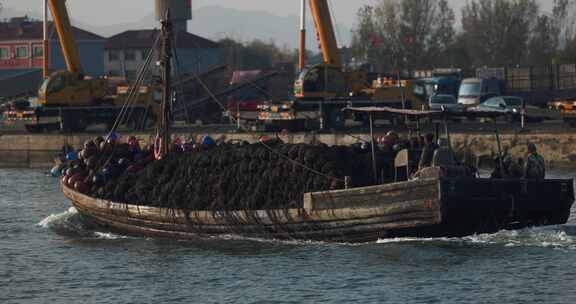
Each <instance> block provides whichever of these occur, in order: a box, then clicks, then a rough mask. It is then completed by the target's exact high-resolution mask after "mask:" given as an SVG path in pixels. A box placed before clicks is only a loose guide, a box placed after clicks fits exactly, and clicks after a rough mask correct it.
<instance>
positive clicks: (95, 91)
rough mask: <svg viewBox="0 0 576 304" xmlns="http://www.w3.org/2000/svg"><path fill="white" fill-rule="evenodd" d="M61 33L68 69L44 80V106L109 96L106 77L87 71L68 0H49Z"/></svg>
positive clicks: (94, 101) (90, 102)
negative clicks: (67, 3)
mask: <svg viewBox="0 0 576 304" xmlns="http://www.w3.org/2000/svg"><path fill="white" fill-rule="evenodd" d="M47 1H48V5H49V7H50V11H51V12H52V16H53V20H54V26H55V28H56V32H57V33H58V38H59V43H60V48H61V49H62V54H63V55H64V60H65V62H66V70H61V71H56V72H54V73H52V74H51V75H50V76H48V78H46V79H45V80H44V82H43V83H42V86H41V87H40V90H39V91H38V102H39V104H40V105H42V106H89V105H97V104H98V103H101V102H103V101H104V98H105V97H106V80H104V79H91V78H88V77H86V76H85V75H84V71H83V69H82V64H81V62H80V54H79V52H78V47H77V46H76V42H75V39H74V34H73V30H72V25H71V24H70V17H69V15H68V11H67V10H66V0H47Z"/></svg>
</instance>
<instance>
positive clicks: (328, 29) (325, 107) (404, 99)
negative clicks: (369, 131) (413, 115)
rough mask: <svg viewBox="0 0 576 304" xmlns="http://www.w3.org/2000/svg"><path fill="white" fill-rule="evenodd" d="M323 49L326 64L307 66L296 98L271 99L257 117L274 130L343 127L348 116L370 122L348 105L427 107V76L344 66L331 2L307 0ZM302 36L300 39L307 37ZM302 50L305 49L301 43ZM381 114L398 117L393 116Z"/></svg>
mask: <svg viewBox="0 0 576 304" xmlns="http://www.w3.org/2000/svg"><path fill="white" fill-rule="evenodd" d="M309 3H310V8H311V11H312V16H313V18H314V25H315V30H316V33H317V36H318V38H319V45H320V49H321V51H322V58H323V63H321V64H316V65H311V66H305V62H304V60H305V58H304V57H302V58H301V63H300V74H299V75H298V77H297V78H296V81H295V84H294V99H292V100H284V101H268V102H266V103H265V104H263V105H262V107H261V111H260V114H259V120H260V121H261V122H262V124H264V125H266V126H269V127H271V128H274V129H288V130H299V129H309V130H314V129H335V130H337V129H343V128H345V124H346V121H347V120H355V121H358V122H361V123H363V124H365V125H366V126H367V122H368V119H367V117H366V116H365V115H362V114H356V115H353V114H352V113H348V112H344V111H342V109H344V108H346V107H348V106H354V107H362V106H387V107H396V108H400V109H423V108H426V107H427V106H428V103H427V97H428V96H427V95H426V87H425V83H424V81H423V80H420V79H413V78H409V77H408V78H406V77H401V75H398V73H390V74H388V75H385V74H380V75H378V74H374V73H367V72H364V71H350V70H346V69H345V67H344V65H343V64H342V59H341V54H340V51H339V49H338V43H337V41H336V35H335V32H334V27H333V23H332V20H331V15H330V9H329V7H328V3H327V2H326V1H323V0H312V1H310V2H309ZM304 38H305V37H302V38H301V39H304ZM300 53H301V54H304V53H305V48H304V47H301V49H300ZM382 119H387V120H391V121H392V123H395V122H397V121H396V120H395V118H394V117H388V116H385V117H382Z"/></svg>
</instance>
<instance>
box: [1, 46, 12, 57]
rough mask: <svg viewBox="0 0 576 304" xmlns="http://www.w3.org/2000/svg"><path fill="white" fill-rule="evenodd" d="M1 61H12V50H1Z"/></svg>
mask: <svg viewBox="0 0 576 304" xmlns="http://www.w3.org/2000/svg"><path fill="white" fill-rule="evenodd" d="M0 59H10V49H9V48H6V47H2V48H0Z"/></svg>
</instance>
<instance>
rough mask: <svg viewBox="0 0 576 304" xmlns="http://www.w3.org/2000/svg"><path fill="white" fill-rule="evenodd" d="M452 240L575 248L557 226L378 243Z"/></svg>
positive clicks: (570, 238) (384, 240)
mask: <svg viewBox="0 0 576 304" xmlns="http://www.w3.org/2000/svg"><path fill="white" fill-rule="evenodd" d="M426 242H452V243H462V244H486V245H502V246H505V247H542V248H558V249H571V250H576V240H575V239H574V237H573V236H570V235H568V234H567V233H566V232H564V231H562V230H560V228H559V227H558V226H550V227H537V228H526V229H522V230H502V231H500V232H497V233H493V234H476V235H471V236H466V237H462V238H392V239H381V240H378V242H377V243H378V244H390V243H426Z"/></svg>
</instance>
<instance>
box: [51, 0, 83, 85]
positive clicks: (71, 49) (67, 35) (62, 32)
mask: <svg viewBox="0 0 576 304" xmlns="http://www.w3.org/2000/svg"><path fill="white" fill-rule="evenodd" d="M48 4H49V6H50V11H51V12H52V16H53V17H54V18H53V19H54V25H55V26H56V31H57V33H58V38H59V41H60V48H61V49H62V54H63V55H64V60H65V61H66V68H67V70H68V72H70V73H72V74H83V70H82V64H81V63H80V54H79V52H78V47H77V46H76V43H75V40H74V34H73V33H72V25H71V23H70V17H69V16H68V11H67V10H66V0H48Z"/></svg>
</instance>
